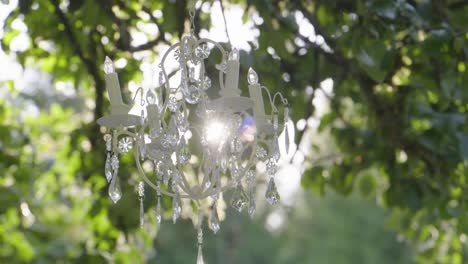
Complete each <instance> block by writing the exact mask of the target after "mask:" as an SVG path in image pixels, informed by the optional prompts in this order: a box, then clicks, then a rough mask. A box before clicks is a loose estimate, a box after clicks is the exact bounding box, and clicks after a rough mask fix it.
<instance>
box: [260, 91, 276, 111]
mask: <svg viewBox="0 0 468 264" xmlns="http://www.w3.org/2000/svg"><path fill="white" fill-rule="evenodd" d="M260 88H261V89H262V91H265V92H266V93H267V95H268V100H270V105H271V112H272V113H274V112H278V109H277V108H276V106H275V104H274V101H273V99H272V98H271V93H270V91H269V90H268V88H267V87H266V86H263V85H262V86H260Z"/></svg>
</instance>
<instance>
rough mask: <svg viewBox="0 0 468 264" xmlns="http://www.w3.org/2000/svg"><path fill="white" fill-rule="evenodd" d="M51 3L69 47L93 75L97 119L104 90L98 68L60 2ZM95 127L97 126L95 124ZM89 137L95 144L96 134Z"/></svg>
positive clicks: (100, 111) (102, 101) (56, 0)
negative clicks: (87, 53)
mask: <svg viewBox="0 0 468 264" xmlns="http://www.w3.org/2000/svg"><path fill="white" fill-rule="evenodd" d="M50 2H51V3H52V5H53V6H54V13H55V15H56V16H57V17H58V19H59V20H60V22H61V23H62V24H63V25H64V28H65V35H66V37H67V39H68V41H69V42H70V45H71V47H72V48H73V51H74V52H75V53H76V54H77V55H78V57H79V58H80V59H81V61H82V62H83V64H84V65H85V67H86V70H87V71H88V73H89V74H90V75H91V76H92V77H93V79H94V85H95V92H96V94H95V108H94V120H97V119H98V118H99V117H101V116H102V115H103V110H102V108H103V103H104V97H103V92H104V85H105V84H104V80H103V78H102V77H101V75H100V72H99V69H98V67H97V65H96V63H95V61H94V60H92V59H90V58H88V57H87V56H86V53H85V51H84V50H83V49H82V47H81V46H80V44H79V40H78V38H77V36H76V35H75V33H74V32H73V27H72V26H71V24H70V22H69V21H68V19H67V17H66V15H65V13H63V12H62V10H61V9H60V4H59V2H58V0H50ZM96 129H98V128H97V126H96ZM91 134H96V133H91ZM89 139H90V141H91V144H92V146H95V145H96V143H97V135H96V136H89Z"/></svg>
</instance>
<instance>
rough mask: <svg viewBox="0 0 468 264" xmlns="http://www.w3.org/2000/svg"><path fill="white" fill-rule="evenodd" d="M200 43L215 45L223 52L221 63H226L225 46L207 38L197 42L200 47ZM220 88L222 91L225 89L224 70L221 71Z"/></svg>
mask: <svg viewBox="0 0 468 264" xmlns="http://www.w3.org/2000/svg"><path fill="white" fill-rule="evenodd" d="M200 43H211V44H213V45H214V46H215V47H217V48H218V49H219V51H220V52H221V56H222V59H221V63H223V62H225V61H226V57H227V52H226V50H225V49H224V48H223V46H221V44H219V43H218V42H215V41H213V40H211V39H207V38H202V39H199V40H198V42H197V45H200ZM219 87H220V89H221V91H222V90H223V89H224V72H223V71H222V70H219Z"/></svg>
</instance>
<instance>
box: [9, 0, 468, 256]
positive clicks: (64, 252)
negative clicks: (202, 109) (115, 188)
mask: <svg viewBox="0 0 468 264" xmlns="http://www.w3.org/2000/svg"><path fill="white" fill-rule="evenodd" d="M187 4H188V3H187V1H184V0H183V1H179V0H177V1H175V0H164V1H143V0H102V1H101V0H100V1H92V0H69V1H62V0H23V1H19V0H1V1H0V25H1V27H0V38H1V50H0V87H1V89H0V95H1V96H0V262H1V263H194V262H195V261H196V254H197V249H196V239H195V238H196V232H195V229H194V228H193V226H194V225H193V221H194V220H193V219H192V218H193V212H192V211H191V209H190V208H185V209H184V212H183V217H184V220H182V221H179V222H178V223H177V224H175V225H172V223H171V221H170V211H169V210H170V203H171V201H170V200H169V199H167V200H164V201H163V202H164V208H165V218H166V219H165V220H164V222H163V224H162V226H161V228H159V227H158V226H157V224H156V223H155V219H154V218H155V215H154V210H155V204H156V203H155V197H154V193H150V192H148V195H146V196H145V210H146V217H147V221H146V225H145V226H144V228H140V227H139V223H138V198H137V193H136V192H135V189H136V186H137V185H138V177H137V175H136V173H135V171H134V169H133V165H134V164H133V161H132V159H131V157H130V155H128V156H125V157H124V158H123V160H122V163H123V164H122V165H121V167H120V169H121V170H120V175H121V183H122V189H123V192H124V195H123V198H122V200H121V201H119V203H118V204H116V205H114V204H112V202H111V200H110V199H109V197H108V195H107V183H106V180H105V177H104V175H103V174H104V158H105V155H104V153H105V150H104V141H103V134H104V133H105V132H106V131H105V130H104V129H102V128H100V127H99V126H98V125H97V124H96V122H95V120H96V119H97V118H99V117H101V116H103V115H104V114H106V113H107V111H108V110H107V108H108V101H107V94H106V91H105V83H104V73H103V70H102V64H103V62H104V58H105V56H109V57H110V58H111V59H113V61H114V62H115V66H116V68H117V72H118V73H119V78H120V81H121V87H122V91H123V93H124V96H126V100H127V102H128V101H129V99H130V98H132V95H133V94H134V93H135V91H136V89H137V87H139V86H140V85H142V86H145V87H153V86H154V83H155V82H154V77H155V76H157V74H156V73H155V69H156V68H157V67H156V66H157V63H158V61H159V59H160V56H161V55H162V53H163V52H164V51H165V50H166V49H167V47H168V45H170V44H174V43H176V42H178V40H179V39H180V37H181V36H182V35H183V34H184V33H187V32H188V12H187ZM196 8H197V12H196V16H195V25H196V28H195V34H197V35H198V36H200V37H210V38H212V39H214V40H216V41H219V42H221V43H222V44H223V46H224V47H226V48H231V47H237V48H239V49H240V50H241V53H240V54H241V76H246V73H247V70H248V68H249V67H253V68H255V70H256V71H257V73H258V74H259V77H260V81H261V82H262V84H264V85H266V86H267V87H269V89H270V90H271V91H281V92H282V93H283V94H284V95H286V96H287V98H288V100H289V102H290V104H291V112H292V119H293V121H294V125H295V127H296V132H295V147H296V148H297V151H296V152H295V153H293V154H291V155H289V156H287V157H283V158H282V160H281V163H282V166H283V168H284V169H283V171H282V172H281V173H280V174H279V175H278V177H277V178H278V187H279V191H280V194H281V196H282V197H283V201H282V203H281V204H280V205H279V206H275V207H266V206H264V205H263V203H262V202H259V210H258V212H257V215H256V216H255V217H254V219H250V218H249V217H248V216H247V215H246V214H237V213H235V212H234V211H233V210H232V209H230V208H226V209H225V210H223V214H222V216H221V217H222V218H224V214H226V219H225V220H224V221H223V222H222V223H221V230H220V232H219V233H218V234H217V235H216V236H215V235H212V234H211V232H208V230H206V232H205V241H206V243H205V244H206V245H205V246H204V256H205V261H206V263H372V264H374V263H455V264H457V263H467V262H468V260H467V258H468V255H467V253H468V251H467V246H466V241H467V235H466V233H467V232H468V219H467V218H468V215H467V210H466V209H467V206H468V198H467V196H466V195H465V193H466V189H467V187H466V181H467V179H466V171H467V169H468V125H467V123H466V117H467V114H466V111H467V109H468V89H467V88H466V83H468V82H467V81H468V74H467V71H466V64H467V62H468V61H467V58H468V32H467V29H466V25H467V24H468V16H467V15H466V14H468V1H463V0H447V1H430V0H397V1H390V0H378V1H377V0H375V1H373V0H358V1H347V0H346V1H345V0H342V1H320V0H316V1H293V0H283V1H281V0H275V1H265V0H247V1H245V0H236V1H234V0H233V1H219V0H213V1H196ZM211 62H212V63H211V64H210V66H209V67H213V66H214V62H213V61H211ZM208 70H210V69H208ZM240 87H241V88H242V90H243V93H247V89H246V80H245V78H242V77H241V79H240ZM260 185H261V184H260ZM263 187H264V186H263ZM261 191H262V185H261V186H260V188H259V195H258V196H259V197H262V196H263V195H262V193H261ZM229 195H230V194H229V193H228V194H227V195H226V197H227V198H228V197H229ZM226 200H228V199H226ZM260 200H261V199H260Z"/></svg>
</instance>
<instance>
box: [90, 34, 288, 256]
mask: <svg viewBox="0 0 468 264" xmlns="http://www.w3.org/2000/svg"><path fill="white" fill-rule="evenodd" d="M213 50H216V51H217V53H219V55H220V56H218V57H221V61H220V63H219V64H217V65H216V67H215V69H216V71H218V76H217V82H216V83H217V84H218V85H217V87H216V86H214V85H213V83H214V82H213V81H212V78H213V80H216V76H214V75H210V76H211V77H210V76H208V74H207V73H206V71H205V70H206V68H205V60H208V59H209V57H210V55H211V54H212V53H213V52H212V51H213ZM171 54H172V56H173V58H175V60H176V61H177V67H174V65H170V68H171V70H172V72H171V73H168V72H167V70H166V67H168V65H169V63H167V59H168V58H169V57H170V55H171ZM159 68H160V72H159V84H160V86H159V87H158V88H157V89H154V90H153V89H148V90H147V91H146V92H144V91H143V89H142V88H139V89H138V91H137V94H136V95H135V98H133V104H135V103H140V105H141V106H142V107H143V109H144V110H142V111H141V115H133V114H130V113H129V110H130V108H131V105H126V104H124V103H123V100H122V95H121V92H120V86H119V81H118V77H117V73H116V72H115V70H114V67H113V63H112V61H111V60H110V59H109V58H106V61H105V63H104V71H105V73H106V74H105V77H106V88H107V91H108V93H109V99H110V112H111V113H110V115H107V116H104V117H101V118H100V119H99V120H98V121H97V122H98V124H100V125H101V126H105V127H107V128H108V129H109V130H110V131H111V134H106V135H105V137H104V139H105V141H106V150H107V153H106V162H105V171H104V172H105V177H106V179H107V181H108V182H109V196H110V198H111V199H112V201H113V202H114V203H117V202H118V201H119V200H120V198H121V197H122V191H121V188H120V183H119V175H118V169H119V156H121V155H126V154H127V153H128V152H129V151H130V150H131V149H132V148H134V151H133V156H134V160H135V164H136V167H137V170H138V173H139V175H140V176H141V182H139V184H138V199H139V204H140V225H141V226H143V225H144V221H145V219H144V218H145V210H144V197H145V186H148V187H150V188H152V189H154V190H155V191H156V197H157V198H156V199H157V201H156V220H157V223H158V224H160V223H161V220H162V216H161V213H162V212H161V211H162V209H161V199H162V195H166V196H169V197H171V198H172V221H173V222H174V223H175V222H176V221H177V220H178V219H179V217H180V215H181V212H182V202H181V199H190V200H192V201H193V202H195V204H196V205H197V206H198V227H197V228H198V258H197V263H204V262H203V256H202V244H203V231H202V223H203V214H204V211H208V210H203V209H209V210H211V212H210V213H209V225H208V227H209V228H210V229H211V230H212V231H213V232H214V233H216V232H218V231H219V229H220V224H219V219H218V211H217V204H218V199H220V195H221V193H223V192H225V191H228V190H231V189H233V193H232V198H231V206H232V207H233V208H235V209H236V210H237V211H239V212H242V211H243V210H244V209H245V208H247V210H248V213H249V215H251V216H253V215H254V214H255V210H256V204H255V197H254V194H255V180H256V178H255V166H256V164H257V163H258V162H259V161H260V162H264V163H265V164H266V172H267V174H268V175H269V180H268V185H267V190H266V193H265V198H266V201H267V202H268V203H269V204H271V205H274V204H276V203H277V202H278V201H279V199H280V196H279V193H278V191H277V188H276V184H275V179H274V176H275V174H276V172H277V162H278V160H279V158H280V151H279V141H278V135H279V133H280V132H281V131H283V130H284V133H285V140H284V142H282V143H283V144H284V149H285V150H286V153H287V152H288V150H289V131H288V126H286V124H287V122H288V121H289V108H288V102H287V100H286V99H285V98H283V96H282V95H281V94H280V93H276V94H274V96H271V94H270V92H269V91H268V89H267V88H266V87H264V86H262V85H260V84H259V82H258V76H257V73H256V72H255V71H254V70H253V69H252V68H250V69H249V70H248V73H247V80H248V89H249V97H243V96H241V91H240V90H239V89H238V79H239V52H238V51H237V50H236V49H233V50H232V51H231V52H230V53H229V54H228V53H227V52H226V51H225V50H224V48H223V47H222V46H221V45H220V44H219V43H217V42H215V41H212V40H209V39H197V38H196V37H195V36H194V35H193V34H190V35H187V36H184V37H183V38H182V41H181V42H180V43H177V44H175V45H173V46H171V47H170V48H169V50H168V51H167V52H166V53H165V54H164V55H163V57H162V60H161V63H160V64H159ZM173 68H176V69H173ZM218 87H219V90H220V92H219V95H217V94H215V93H213V91H212V90H214V89H216V88H218ZM138 93H140V98H141V100H139V102H138V100H136V97H137V95H138ZM264 97H265V98H267V99H268V100H267V102H268V103H269V109H271V113H270V114H266V113H265V106H264V101H263V99H264ZM278 99H279V100H280V104H281V105H283V109H284V113H283V114H282V116H283V121H284V122H283V123H282V124H280V122H279V111H278V108H277V107H276V100H278ZM192 153H193V154H194V155H193V156H194V157H193V158H192ZM195 157H196V158H195ZM145 161H150V162H151V164H152V165H153V169H152V171H153V174H154V176H153V177H151V176H147V173H146V172H145V171H144V170H143V166H142V163H143V162H145ZM245 185H246V186H247V191H246V190H245V189H244V186H245ZM204 200H206V201H207V202H209V203H210V206H209V208H202V206H203V203H202V201H204Z"/></svg>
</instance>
